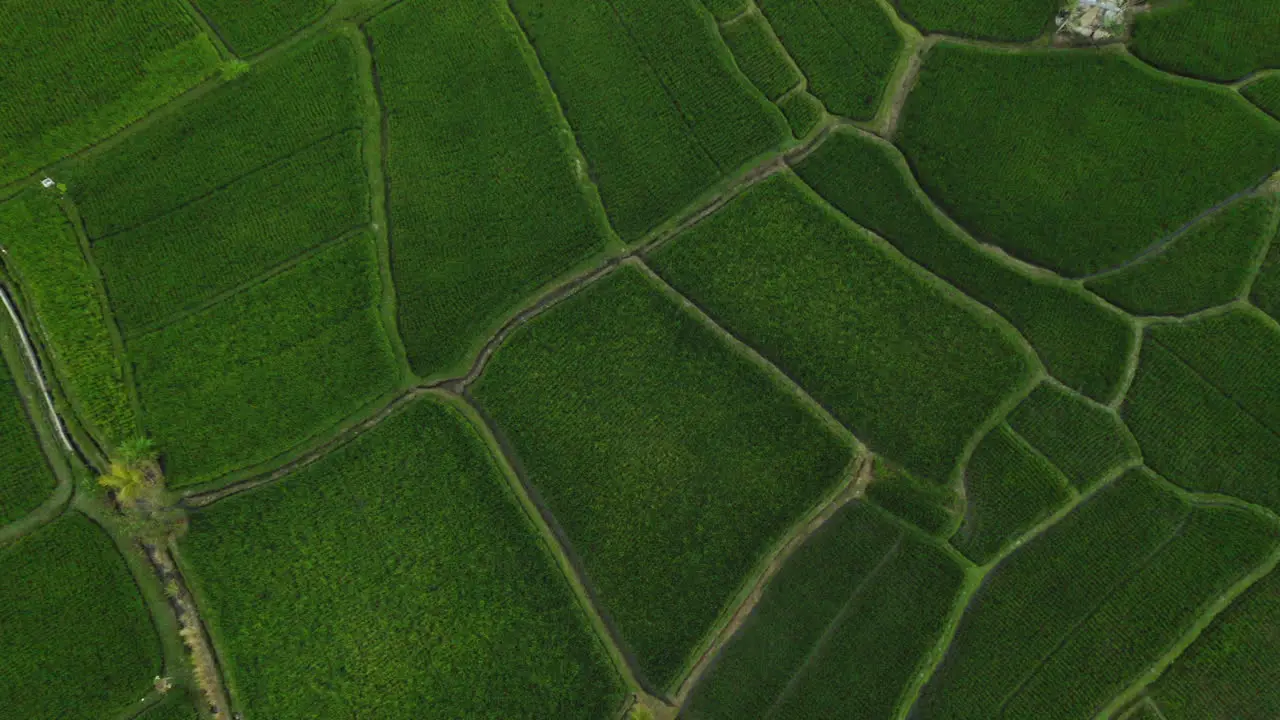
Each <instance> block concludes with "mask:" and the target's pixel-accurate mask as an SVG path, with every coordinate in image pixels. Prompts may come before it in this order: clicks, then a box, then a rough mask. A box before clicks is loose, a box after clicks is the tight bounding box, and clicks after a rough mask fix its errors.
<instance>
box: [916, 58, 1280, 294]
mask: <svg viewBox="0 0 1280 720" xmlns="http://www.w3.org/2000/svg"><path fill="white" fill-rule="evenodd" d="M1153 118H1159V122H1158V123H1156V124H1153ZM898 142H899V144H900V146H901V147H902V148H903V151H904V152H905V154H906V156H907V158H908V160H910V161H911V164H912V167H913V168H914V169H915V170H916V172H917V175H918V177H919V178H920V184H921V185H922V186H923V187H924V189H925V190H927V191H928V192H929V194H930V195H931V196H933V197H934V198H935V199H936V200H938V201H939V203H940V204H941V205H942V206H943V207H945V208H946V209H947V211H948V212H949V213H950V214H951V216H952V217H954V218H955V219H956V220H957V222H959V223H960V224H961V225H963V226H965V227H966V228H967V229H968V230H969V231H970V232H972V233H974V235H975V236H976V237H977V238H978V239H979V240H982V241H984V242H989V243H993V244H996V245H999V246H1000V247H1003V248H1004V249H1006V250H1008V251H1009V252H1010V253H1012V254H1014V255H1016V256H1018V257H1020V258H1023V259H1024V260H1028V261H1030V262H1033V263H1036V264H1039V265H1045V266H1048V267H1050V268H1052V269H1055V270H1058V271H1060V272H1063V273H1066V274H1069V275H1085V274H1089V273H1094V272H1098V271H1101V270H1105V269H1107V268H1111V267H1114V266H1116V265H1118V264H1120V263H1122V262H1125V261H1126V260H1129V259H1130V258H1132V257H1133V256H1135V255H1136V254H1138V253H1139V252H1141V251H1142V250H1144V249H1145V248H1147V247H1148V246H1150V245H1152V244H1153V243H1155V242H1156V241H1158V240H1160V239H1161V238H1163V237H1165V236H1167V235H1169V234H1170V233H1172V232H1173V231H1175V230H1176V229H1177V228H1179V227H1180V226H1182V225H1183V224H1184V223H1186V222H1189V221H1190V220H1192V219H1194V218H1195V217H1196V216H1197V215H1199V214H1200V213H1201V212H1202V211H1204V210H1206V209H1208V208H1209V207H1210V206H1212V205H1213V204H1214V203H1216V202H1219V201H1221V200H1223V199H1224V198H1227V197H1229V196H1231V195H1232V194H1234V193H1237V192H1239V191H1241V190H1244V189H1246V188H1248V187H1251V186H1253V185H1255V184H1257V183H1258V182H1260V181H1261V180H1262V179H1263V178H1265V177H1266V176H1268V175H1270V174H1271V173H1272V172H1273V171H1274V170H1275V168H1276V167H1277V166H1280V123H1276V122H1274V121H1272V120H1271V119H1269V118H1267V117H1265V116H1264V115H1262V114H1261V113H1258V112H1257V111H1255V110H1254V109H1253V108H1251V107H1249V106H1248V105H1247V104H1246V103H1245V101H1244V100H1243V99H1242V98H1240V97H1239V96H1238V95H1236V94H1235V93H1234V92H1232V91H1231V90H1229V89H1227V88H1217V87H1210V86H1207V85H1202V84H1196V83H1187V82H1182V81H1178V80H1175V79H1172V78H1169V77H1168V76H1165V75H1162V74H1160V73H1156V72H1154V71H1151V70H1150V69H1149V68H1146V67H1144V66H1142V65H1141V63H1139V62H1138V61H1136V60H1133V59H1132V58H1129V57H1127V56H1125V55H1120V54H1116V53H1102V52H1078V51H1060V50H1044V51H1032V52H1022V53H1008V52H999V51H991V50H985V49H976V48H972V47H965V46H961V45H956V44H951V43H939V44H938V45H937V46H935V47H934V48H933V49H932V50H931V51H930V53H929V55H928V57H927V58H926V59H925V63H924V67H923V68H922V69H921V71H920V77H919V80H918V82H917V83H916V86H915V88H914V89H913V90H912V92H911V94H910V96H908V98H907V102H906V106H905V108H904V110H903V115H902V121H901V123H900V126H899V133H898ZM1120 188H1123V191H1121V190H1120Z"/></svg>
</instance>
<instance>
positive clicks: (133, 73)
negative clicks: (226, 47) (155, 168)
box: [0, 0, 218, 185]
mask: <svg viewBox="0 0 1280 720" xmlns="http://www.w3.org/2000/svg"><path fill="white" fill-rule="evenodd" d="M0 47H3V48H4V50H5V52H4V57H3V59H0V77H3V78H4V92H3V93H0V185H3V184H5V183H8V182H10V181H12V180H16V179H18V178H20V177H22V176H24V175H27V174H28V173H31V172H34V171H35V170H36V169H37V168H39V167H40V166H42V165H47V164H49V163H51V162H53V161H55V160H58V159H60V158H62V157H64V156H66V155H69V154H70V153H73V152H75V151H77V150H79V149H81V148H83V147H84V146H86V145H89V144H91V143H93V142H94V141H96V140H98V139H100V138H102V137H104V136H106V135H109V134H110V133H112V132H114V131H116V130H118V129H120V128H122V127H124V126H125V125H128V124H129V123H131V122H133V121H134V120H137V119H138V118H140V117H142V116H143V115H146V114H147V113H148V112H150V111H151V110H152V109H154V108H156V107H158V106H160V105H163V104H164V103H166V102H168V101H169V100H171V99H173V98H175V97H177V96H178V95H180V94H182V93H183V92H186V91H187V90H188V89H190V88H191V87H192V86H194V85H196V84H197V83H199V82H200V81H201V80H203V79H205V78H207V77H209V76H210V75H211V74H213V72H214V70H215V66H216V65H217V63H218V52H217V50H215V49H214V47H213V44H212V43H211V42H210V41H209V38H208V37H206V36H204V35H203V34H200V32H199V29H198V28H197V26H196V24H195V21H194V20H192V18H191V17H190V16H189V15H188V14H187V11H186V10H185V9H184V8H183V7H182V3H181V2H179V1H178V0H130V1H129V2H127V3H102V2H94V3H88V4H86V3H80V2H73V1H71V0H5V2H4V3H3V4H0Z"/></svg>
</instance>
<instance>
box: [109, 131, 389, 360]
mask: <svg viewBox="0 0 1280 720" xmlns="http://www.w3.org/2000/svg"><path fill="white" fill-rule="evenodd" d="M368 189H369V184H368V183H367V182H366V181H365V175H364V162H363V160H362V158H361V155H360V139H359V136H358V135H357V134H356V133H355V132H354V131H353V132H347V133H343V134H341V135H335V136H333V137H332V138H329V139H328V140H325V141H323V142H321V143H318V144H316V145H313V146H311V147H309V148H307V149H305V150H302V151H299V152H298V153H297V154H296V155H293V156H291V157H289V158H286V159H284V160H282V161H280V162H278V163H274V164H272V165H269V166H267V167H266V168H263V169H261V170H258V171H255V172H253V173H251V174H249V175H246V176H245V177H243V178H240V179H239V180H236V181H235V182H233V183H232V184H231V185H229V186H227V187H226V188H224V189H222V190H218V191H216V192H214V193H213V194H211V195H207V196H205V197H202V198H200V199H198V200H195V201H193V202H191V203H189V204H186V205H183V206H181V207H180V208H178V209H177V210H175V211H173V212H171V213H168V214H166V215H162V216H160V217H158V218H156V219H154V220H151V221H149V222H147V223H145V224H143V225H140V226H138V227H136V228H134V229H132V230H126V231H125V232H122V233H120V234H117V235H110V236H108V237H105V238H102V239H101V240H98V241H96V242H95V243H94V244H93V255H94V258H95V259H96V260H97V261H98V263H99V265H100V266H101V268H102V274H103V276H104V279H105V280H106V285H107V291H108V293H109V295H110V297H111V306H112V309H113V310H115V313H116V317H117V319H118V320H119V322H120V325H121V328H122V330H123V331H124V332H125V333H126V334H131V333H135V332H139V331H144V330H146V329H148V328H151V327H154V326H155V325H156V324H159V323H163V322H164V321H166V320H168V319H171V318H173V317H174V316H175V315H181V314H183V313H184V312H188V311H190V310H191V309H193V308H195V307H198V306H199V305H201V304H202V303H204V302H205V301H207V300H209V299H211V298H213V297H214V296H216V295H217V294H218V293H220V292H223V291H226V290H230V289H232V288H234V287H236V286H237V285H240V284H242V283H244V282H246V281H248V280H251V279H252V278H253V277H255V276H257V275H261V274H262V273H264V272H266V271H267V270H269V269H271V268H272V267H274V266H276V265H278V264H280V263H281V262H284V261H285V260H288V259H290V258H292V257H296V256H297V255H299V254H300V253H303V252H306V251H307V250H309V249H311V248H313V247H315V246H316V245H318V244H320V243H321V242H323V241H325V240H327V239H331V238H333V237H336V236H338V235H340V234H341V233H342V232H343V231H350V230H353V229H355V228H356V227H358V226H361V225H364V224H367V223H368V221H369V191H368Z"/></svg>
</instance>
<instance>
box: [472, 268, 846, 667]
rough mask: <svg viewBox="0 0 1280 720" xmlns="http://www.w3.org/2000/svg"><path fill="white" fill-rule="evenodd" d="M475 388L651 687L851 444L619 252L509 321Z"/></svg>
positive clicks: (812, 499) (835, 471)
mask: <svg viewBox="0 0 1280 720" xmlns="http://www.w3.org/2000/svg"><path fill="white" fill-rule="evenodd" d="M475 395H476V397H477V399H478V400H479V401H480V402H481V403H482V404H483V406H484V408H485V409H486V410H487V411H488V412H489V413H490V414H491V415H492V417H493V419H494V421H495V422H496V423H497V425H498V426H499V427H500V428H501V429H502V431H503V432H504V433H505V434H506V435H507V436H508V437H509V438H510V441H511V443H512V445H513V446H514V448H515V452H516V454H517V455H518V456H519V458H520V462H521V463H522V465H523V467H524V469H525V471H526V472H527V473H528V479H529V482H530V483H531V484H532V485H533V486H534V487H535V488H536V489H537V492H538V493H539V494H540V495H541V497H542V498H543V499H544V500H545V501H546V504H547V506H548V507H549V508H550V510H551V511H552V512H553V513H554V515H555V517H556V518H557V519H558V520H559V522H560V524H561V525H562V527H563V528H564V531H565V534H566V535H567V537H568V539H569V541H570V542H571V543H572V544H573V547H574V549H575V550H576V552H577V554H578V555H579V556H580V557H581V559H582V563H583V565H584V567H585V569H586V574H587V576H588V578H589V581H590V582H591V584H592V585H593V586H594V588H595V590H596V591H597V593H598V595H599V597H600V599H601V601H602V603H603V606H604V608H605V611H606V612H607V613H608V614H609V615H610V616H611V617H612V618H613V620H614V621H615V622H616V623H617V626H618V628H619V629H620V631H621V634H622V636H623V638H624V639H625V641H626V642H627V644H628V645H629V646H630V647H631V649H632V650H633V651H634V652H635V655H636V657H637V658H638V660H639V664H640V667H641V669H642V670H643V672H644V673H645V675H646V676H647V677H648V678H649V680H650V681H652V683H653V684H654V685H655V686H656V687H666V686H668V685H670V684H671V683H672V682H673V681H674V680H677V679H678V675H679V673H680V671H681V669H682V665H683V664H684V663H685V662H686V660H687V658H688V656H689V654H690V652H691V651H692V650H693V648H694V646H695V645H696V644H697V643H698V641H699V640H700V639H701V638H702V637H703V635H704V634H705V633H706V632H707V631H708V630H709V629H710V627H711V624H712V623H713V622H714V621H715V619H716V617H717V616H718V615H719V613H720V612H721V610H722V609H724V608H725V606H726V604H727V603H728V602H729V600H730V599H731V598H732V597H733V596H734V595H735V593H736V591H737V589H738V587H739V586H740V584H741V583H742V582H743V581H744V579H745V576H746V574H747V573H748V572H749V571H750V570H751V568H752V567H753V566H754V565H755V563H756V562H757V560H758V559H759V558H760V557H761V555H763V554H764V553H765V552H766V551H767V550H768V549H769V547H770V545H771V544H772V543H773V542H774V541H776V540H777V539H778V538H779V537H780V536H781V535H782V534H783V532H784V531H786V530H787V529H788V528H789V527H790V526H791V525H792V524H793V523H794V522H796V521H797V520H798V519H799V518H800V516H801V515H802V514H803V513H804V512H805V511H806V510H807V509H809V508H810V507H812V506H813V505H814V504H815V503H816V502H817V501H818V500H819V498H820V497H821V496H822V495H823V493H824V492H825V491H827V490H828V489H830V488H831V487H832V486H833V485H834V484H835V482H836V481H837V480H838V479H839V477H840V475H841V474H842V472H843V471H844V470H845V468H846V466H847V465H848V463H849V461H850V459H851V454H852V451H851V447H850V446H849V445H848V444H847V442H846V441H844V440H841V439H840V438H839V437H838V436H836V435H835V434H834V433H833V432H832V431H831V430H830V429H829V428H828V427H826V426H825V425H824V424H823V422H822V421H821V420H820V419H819V418H818V417H817V416H816V415H814V414H813V413H812V412H811V411H810V410H809V409H808V408H806V407H805V406H804V405H803V404H801V403H800V401H799V400H798V399H796V398H795V397H794V396H792V395H791V394H790V392H789V391H788V389H786V388H785V387H782V386H781V385H780V384H779V383H778V382H777V381H776V380H774V379H773V378H771V377H770V376H769V375H768V374H766V373H765V372H764V371H763V370H762V369H761V368H759V367H757V366H755V365H753V364H752V363H751V362H750V361H749V360H747V359H745V358H744V357H742V356H741V355H740V354H739V353H738V352H737V351H735V350H733V349H732V348H731V347H730V346H729V345H728V344H726V343H725V342H724V341H723V340H721V339H720V338H719V337H718V336H717V335H716V334H715V333H714V332H713V331H712V330H710V329H708V328H707V327H705V326H704V325H703V324H702V323H701V322H700V321H699V320H698V319H697V318H696V317H694V316H693V315H692V314H691V313H690V312H689V311H688V310H686V309H684V308H682V307H681V306H680V305H679V304H677V302H676V301H674V300H672V299H671V298H669V297H668V296H667V295H665V294H664V293H663V292H662V291H661V290H659V289H658V288H657V286H656V284H655V283H654V282H652V281H651V280H649V279H647V278H646V277H645V276H644V275H643V274H642V273H641V272H640V271H638V270H636V269H634V268H632V267H631V266H629V265H626V266H623V267H622V268H621V269H619V270H617V271H615V272H613V273H612V274H610V275H608V276H606V277H605V278H603V279H601V280H599V281H597V282H596V283H593V284H591V285H589V286H587V288H585V289H584V290H582V291H581V292H580V293H578V294H576V295H574V296H572V297H570V298H569V299H567V300H565V301H564V302H563V303H562V304H559V305H557V306H555V307H554V308H553V309H551V310H550V311H548V312H547V313H546V314H544V315H540V316H538V317H537V318H535V319H534V320H532V321H531V322H529V323H528V324H525V325H523V326H521V327H520V328H519V329H518V330H516V331H515V332H514V333H513V334H512V335H511V337H510V338H509V339H508V341H507V343H506V344H505V345H503V347H501V348H499V349H498V351H497V352H496V353H495V354H494V355H493V358H492V360H491V361H490V364H489V366H488V367H487V368H486V370H485V372H484V374H483V375H481V377H480V379H479V381H478V382H477V384H476V386H475Z"/></svg>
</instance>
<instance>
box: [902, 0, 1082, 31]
mask: <svg viewBox="0 0 1280 720" xmlns="http://www.w3.org/2000/svg"><path fill="white" fill-rule="evenodd" d="M895 4H896V5H897V6H898V7H899V8H901V10H902V14H903V16H904V17H905V18H906V19H907V21H908V22H910V23H911V24H912V25H915V26H916V27H918V28H920V30H922V31H924V32H927V33H946V34H947V35H960V36H963V37H973V38H987V39H991V40H1032V39H1035V38H1037V37H1039V36H1041V35H1043V34H1044V33H1045V32H1047V31H1048V30H1050V29H1052V21H1053V15H1054V13H1056V12H1057V11H1058V8H1059V7H1061V5H1062V4H1061V3H1060V2H1058V0H997V1H996V2H951V1H950V0H896V3H895Z"/></svg>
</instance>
